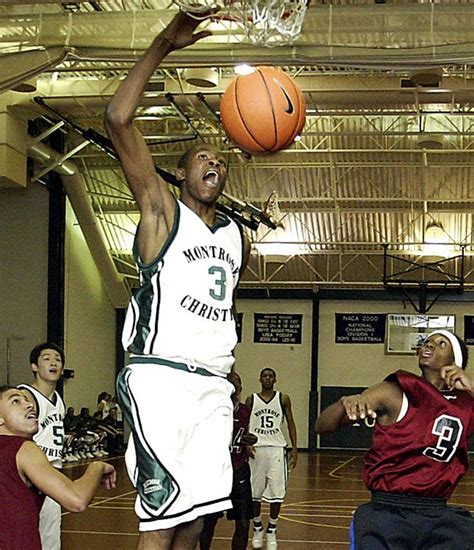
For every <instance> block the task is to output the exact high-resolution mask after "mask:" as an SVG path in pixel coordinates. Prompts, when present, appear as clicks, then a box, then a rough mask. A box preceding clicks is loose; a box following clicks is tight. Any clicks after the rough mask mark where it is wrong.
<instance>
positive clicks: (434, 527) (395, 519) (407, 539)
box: [316, 330, 474, 550]
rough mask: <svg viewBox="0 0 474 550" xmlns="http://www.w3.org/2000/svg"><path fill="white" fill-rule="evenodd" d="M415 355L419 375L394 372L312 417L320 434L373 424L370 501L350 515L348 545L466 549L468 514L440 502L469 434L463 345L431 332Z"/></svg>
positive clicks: (473, 414) (473, 420)
mask: <svg viewBox="0 0 474 550" xmlns="http://www.w3.org/2000/svg"><path fill="white" fill-rule="evenodd" d="M418 360H419V366H420V369H421V372H422V375H421V376H416V375H413V374H410V373H408V372H404V371H397V372H396V373H394V374H392V375H390V376H389V377H387V378H386V379H385V380H384V381H383V382H381V383H380V384H377V385H375V386H372V387H371V388H369V389H367V390H365V391H364V392H362V393H361V394H358V395H351V396H344V397H342V398H341V399H340V400H339V401H337V402H336V403H333V404H332V405H330V406H329V407H328V408H327V409H325V410H324V411H323V412H322V413H321V415H320V416H319V418H318V420H317V422H316V431H317V432H318V433H319V434H323V433H328V432H331V431H334V430H336V429H338V428H341V427H343V426H344V425H347V424H349V423H351V422H354V421H357V420H364V419H365V418H372V419H375V421H376V423H375V430H374V436H373V442H372V447H371V449H370V450H369V451H368V452H367V454H366V456H365V460H364V462H365V467H364V482H365V484H366V486H367V488H368V489H369V490H370V491H371V492H372V501H371V502H370V503H367V504H363V505H361V506H360V507H359V508H358V509H357V511H356V513H355V515H354V519H353V522H352V525H351V548H357V550H379V549H382V548H397V549H405V548H406V549H410V550H415V549H423V550H427V549H430V548H433V549H434V548H456V549H460V550H462V549H466V550H467V549H472V548H474V519H473V518H472V516H471V514H470V513H469V511H468V510H466V509H464V508H461V507H453V506H448V505H447V503H446V501H447V499H448V498H449V497H450V496H451V494H452V492H453V491H454V489H455V488H456V485H457V484H458V482H459V481H460V479H461V478H462V476H463V475H464V474H465V473H466V471H467V468H468V454H467V453H468V440H469V437H470V436H471V435H472V434H473V433H474V391H473V390H474V385H473V382H472V381H471V379H470V378H469V377H468V376H467V375H466V373H465V371H464V369H465V367H466V364H467V348H466V345H465V344H464V342H463V341H462V340H461V339H460V338H458V337H457V336H456V335H454V334H453V333H451V332H448V331H444V330H439V331H435V332H432V333H431V334H429V335H428V337H427V339H426V341H425V343H424V344H423V346H422V347H421V348H420V350H419V354H418ZM443 545H444V546H443Z"/></svg>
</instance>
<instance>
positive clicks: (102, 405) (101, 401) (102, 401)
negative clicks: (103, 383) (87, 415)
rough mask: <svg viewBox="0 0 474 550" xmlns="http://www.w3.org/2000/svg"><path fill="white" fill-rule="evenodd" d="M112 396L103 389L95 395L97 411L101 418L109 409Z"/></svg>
mask: <svg viewBox="0 0 474 550" xmlns="http://www.w3.org/2000/svg"><path fill="white" fill-rule="evenodd" d="M111 399H112V396H111V395H110V393H107V392H106V391H103V392H102V393H99V395H98V396H97V411H98V412H100V414H101V418H105V417H106V416H107V415H108V414H109V411H110V406H111Z"/></svg>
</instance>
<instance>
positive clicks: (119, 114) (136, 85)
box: [106, 35, 174, 127]
mask: <svg viewBox="0 0 474 550" xmlns="http://www.w3.org/2000/svg"><path fill="white" fill-rule="evenodd" d="M172 49H174V48H173V45H172V43H171V42H170V41H169V40H168V39H166V38H165V37H163V36H161V35H158V36H157V37H156V38H155V39H154V40H153V42H152V43H151V45H150V47H149V48H148V49H147V51H146V52H145V53H144V54H143V56H142V57H141V58H140V59H139V60H138V61H137V63H136V64H135V66H134V67H133V69H132V70H131V71H130V72H129V74H128V75H127V77H126V78H125V80H123V82H122V83H121V84H120V86H119V88H118V90H117V91H116V92H115V95H114V97H113V98H112V100H111V101H110V103H109V106H108V108H107V115H106V121H107V124H108V126H109V127H110V126H112V127H113V126H114V125H119V124H124V123H127V122H130V121H131V120H132V119H133V116H134V114H135V111H136V110H137V107H138V105H139V103H140V99H141V97H142V95H143V92H144V91H145V87H146V85H147V83H148V81H149V80H150V78H151V76H152V74H153V72H154V71H155V70H156V68H157V67H158V66H159V65H160V64H161V62H162V61H163V59H164V58H165V57H166V56H167V55H168V53H169V52H170V51H171V50H172Z"/></svg>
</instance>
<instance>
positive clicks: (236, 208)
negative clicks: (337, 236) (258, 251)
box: [34, 97, 277, 231]
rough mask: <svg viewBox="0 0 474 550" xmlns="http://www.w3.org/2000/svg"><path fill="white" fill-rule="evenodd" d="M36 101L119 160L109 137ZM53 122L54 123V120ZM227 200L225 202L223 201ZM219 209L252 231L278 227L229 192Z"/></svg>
mask: <svg viewBox="0 0 474 550" xmlns="http://www.w3.org/2000/svg"><path fill="white" fill-rule="evenodd" d="M34 101H35V102H36V103H38V105H41V106H42V107H43V108H44V109H45V110H46V111H48V112H49V113H50V114H52V115H53V116H55V117H56V118H58V119H59V120H60V121H61V122H62V123H64V124H65V125H66V126H68V127H69V128H72V129H73V130H74V131H75V132H77V133H78V134H79V135H80V136H82V137H83V138H84V139H85V140H86V141H87V142H88V143H92V144H93V145H95V146H96V147H98V148H99V149H100V150H101V151H103V152H104V153H106V154H107V155H108V156H109V157H111V158H113V159H114V160H118V158H119V157H118V155H117V152H116V151H115V148H114V146H113V145H112V142H111V141H110V139H109V138H107V137H105V136H103V135H102V134H100V133H99V132H97V131H96V130H94V129H92V128H88V129H86V128H82V126H79V125H78V124H76V123H75V122H73V121H72V120H69V119H68V118H67V117H65V116H64V115H62V114H61V113H59V112H58V111H56V110H55V109H53V108H52V107H51V106H49V105H47V104H46V102H45V101H44V99H43V98H41V97H35V98H34ZM51 124H53V125H54V122H52V123H51ZM59 127H60V126H59V124H58V128H59ZM155 169H156V171H157V173H158V174H159V175H160V176H161V177H162V178H163V179H164V180H165V181H166V182H167V183H169V184H170V185H173V186H175V187H179V182H178V180H177V179H176V177H175V176H174V174H171V173H170V172H167V171H166V170H163V169H162V168H160V167H158V166H155ZM222 200H223V201H225V203H224V202H222ZM216 208H217V210H218V211H220V212H223V213H224V214H226V215H228V216H230V217H232V218H234V219H235V220H237V221H238V222H240V223H241V224H242V225H244V226H245V227H248V228H249V229H251V230H252V231H256V230H257V229H258V227H259V226H260V224H264V225H266V226H267V227H269V228H270V229H276V228H277V224H276V223H275V222H274V221H273V220H272V219H271V216H269V215H268V213H267V212H265V211H264V210H262V209H260V208H258V207H256V206H254V205H253V204H250V203H248V202H245V201H241V200H240V199H237V198H236V197H233V196H232V195H229V194H227V193H222V195H221V200H220V201H219V202H218V203H217V204H216Z"/></svg>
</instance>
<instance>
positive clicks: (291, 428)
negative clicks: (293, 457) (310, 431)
mask: <svg viewBox="0 0 474 550" xmlns="http://www.w3.org/2000/svg"><path fill="white" fill-rule="evenodd" d="M288 435H289V436H290V441H291V447H292V449H293V450H295V451H296V450H298V435H297V432H296V425H295V423H294V422H292V423H291V424H288Z"/></svg>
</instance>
